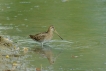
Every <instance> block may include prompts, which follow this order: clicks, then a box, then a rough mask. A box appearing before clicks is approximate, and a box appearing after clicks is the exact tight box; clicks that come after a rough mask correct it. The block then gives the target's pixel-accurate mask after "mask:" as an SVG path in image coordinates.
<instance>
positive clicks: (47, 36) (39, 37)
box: [29, 25, 63, 47]
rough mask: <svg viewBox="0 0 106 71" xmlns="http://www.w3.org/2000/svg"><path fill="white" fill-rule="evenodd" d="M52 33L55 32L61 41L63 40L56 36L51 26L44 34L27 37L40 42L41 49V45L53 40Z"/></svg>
mask: <svg viewBox="0 0 106 71" xmlns="http://www.w3.org/2000/svg"><path fill="white" fill-rule="evenodd" d="M53 32H55V33H56V34H57V35H58V36H59V37H60V38H61V39H62V40H63V38H62V37H61V36H60V35H59V34H58V32H57V31H56V29H55V27H54V26H53V25H51V26H50V27H49V28H48V30H47V31H46V32H43V33H38V34H35V35H29V36H30V38H31V39H33V40H35V41H37V42H40V43H41V45H42V47H43V43H45V42H48V41H50V40H51V39H52V38H53Z"/></svg>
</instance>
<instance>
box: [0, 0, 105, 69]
mask: <svg viewBox="0 0 106 71" xmlns="http://www.w3.org/2000/svg"><path fill="white" fill-rule="evenodd" d="M105 19H106V1H105V0H67V1H66V0H0V34H1V35H4V36H7V37H10V38H11V39H12V40H13V41H15V42H18V44H19V46H20V47H22V46H26V47H30V48H32V47H37V46H38V47H40V44H38V43H36V42H35V41H33V40H31V39H30V38H29V37H28V35H30V34H36V33H39V32H43V31H46V30H47V29H48V27H49V26H50V25H54V26H55V28H56V30H57V31H58V32H59V34H60V35H61V37H62V38H63V39H64V40H61V39H60V38H59V37H58V36H57V35H56V34H55V35H54V38H53V40H52V41H51V42H50V43H48V45H49V46H50V48H51V51H52V52H53V54H54V55H57V54H58V53H59V52H60V51H62V53H61V54H60V55H59V57H58V58H57V59H56V61H55V63H54V64H53V65H52V66H51V67H50V64H49V62H48V60H47V59H46V58H44V57H42V56H40V55H36V53H35V54H34V53H32V54H31V53H30V54H31V55H33V57H32V58H31V59H32V60H34V61H32V62H31V65H33V67H36V66H38V67H40V64H42V66H43V68H44V69H47V70H49V69H48V68H47V67H50V68H51V69H52V70H53V71H106V55H105V54H106V48H105V47H106V45H105V43H106V31H105V30H106V24H105V23H106V20H105ZM52 70H50V71H52Z"/></svg>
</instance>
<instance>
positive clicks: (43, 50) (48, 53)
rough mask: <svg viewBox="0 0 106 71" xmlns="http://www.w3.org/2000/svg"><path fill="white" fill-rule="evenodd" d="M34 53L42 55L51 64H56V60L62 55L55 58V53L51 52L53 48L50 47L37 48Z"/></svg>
mask: <svg viewBox="0 0 106 71" xmlns="http://www.w3.org/2000/svg"><path fill="white" fill-rule="evenodd" d="M33 51H34V52H36V53H38V54H42V55H43V56H44V57H46V58H47V59H48V61H49V63H50V64H54V63H55V61H56V59H57V58H58V57H59V55H60V54H61V52H60V53H58V54H56V55H55V56H54V54H53V51H52V50H51V47H49V46H44V48H39V47H36V48H34V49H33Z"/></svg>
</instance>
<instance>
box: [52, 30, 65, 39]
mask: <svg viewBox="0 0 106 71" xmlns="http://www.w3.org/2000/svg"><path fill="white" fill-rule="evenodd" d="M54 32H55V33H56V34H57V35H58V36H59V37H60V38H61V39H62V40H63V38H62V37H61V36H60V35H59V34H58V32H57V31H56V30H54Z"/></svg>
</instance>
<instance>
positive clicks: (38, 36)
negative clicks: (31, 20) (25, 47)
mask: <svg viewBox="0 0 106 71" xmlns="http://www.w3.org/2000/svg"><path fill="white" fill-rule="evenodd" d="M46 35H47V33H46V32H45V33H39V34H36V35H29V36H30V38H32V39H33V40H35V41H38V42H43V41H44V39H45V37H46Z"/></svg>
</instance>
